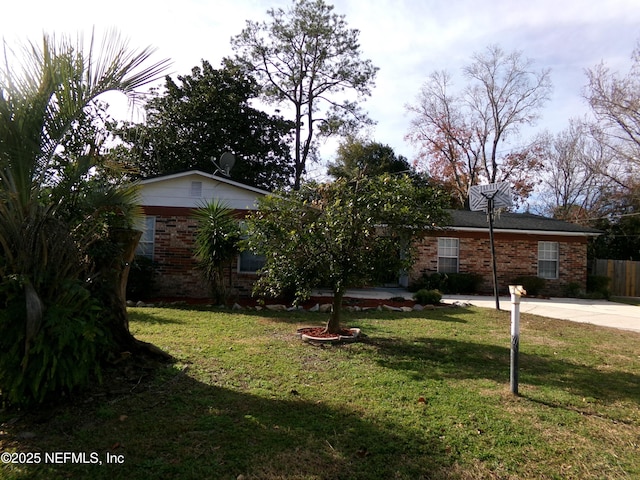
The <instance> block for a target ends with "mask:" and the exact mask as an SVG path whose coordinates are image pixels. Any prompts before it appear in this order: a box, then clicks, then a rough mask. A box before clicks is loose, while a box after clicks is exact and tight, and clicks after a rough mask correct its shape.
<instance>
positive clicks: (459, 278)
mask: <svg viewBox="0 0 640 480" xmlns="http://www.w3.org/2000/svg"><path fill="white" fill-rule="evenodd" d="M482 279H483V278H482V275H478V274H475V273H427V272H425V273H423V274H422V276H420V278H418V279H417V280H415V281H414V282H413V283H412V284H411V285H410V287H409V291H411V292H417V291H418V290H423V289H424V290H440V291H441V292H444V293H476V292H477V291H478V288H479V287H480V285H481V284H482Z"/></svg>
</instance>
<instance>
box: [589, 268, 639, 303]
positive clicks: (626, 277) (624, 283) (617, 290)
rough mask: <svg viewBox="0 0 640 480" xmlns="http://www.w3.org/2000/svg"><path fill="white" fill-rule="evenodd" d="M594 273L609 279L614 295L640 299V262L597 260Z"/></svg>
mask: <svg viewBox="0 0 640 480" xmlns="http://www.w3.org/2000/svg"><path fill="white" fill-rule="evenodd" d="M593 273H594V274H595V275H604V276H605V277H609V278H610V279H611V280H610V282H609V289H610V290H611V294H612V295H617V296H621V297H640V262H632V261H630V260H600V259H598V260H595V261H594V269H593Z"/></svg>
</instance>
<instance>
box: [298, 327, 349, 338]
mask: <svg viewBox="0 0 640 480" xmlns="http://www.w3.org/2000/svg"><path fill="white" fill-rule="evenodd" d="M324 330H325V327H306V328H299V329H298V333H299V334H301V335H309V336H310V337H314V338H338V337H340V336H343V337H351V336H353V332H351V330H348V329H346V328H343V329H342V330H341V331H340V333H327V332H325V331H324Z"/></svg>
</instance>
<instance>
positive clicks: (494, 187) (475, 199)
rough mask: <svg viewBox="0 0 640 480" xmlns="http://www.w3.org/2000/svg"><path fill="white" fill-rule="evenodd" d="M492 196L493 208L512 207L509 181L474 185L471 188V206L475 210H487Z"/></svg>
mask: <svg viewBox="0 0 640 480" xmlns="http://www.w3.org/2000/svg"><path fill="white" fill-rule="evenodd" d="M490 198H493V208H510V207H511V206H512V205H513V200H512V199H511V186H510V185H509V182H499V183H490V184H488V185H474V186H472V187H470V188H469V208H470V209H471V210H472V211H474V212H477V211H481V210H484V211H486V210H487V208H488V204H489V199H490Z"/></svg>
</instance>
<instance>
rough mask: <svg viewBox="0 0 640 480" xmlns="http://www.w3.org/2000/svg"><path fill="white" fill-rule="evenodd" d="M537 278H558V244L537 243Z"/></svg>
mask: <svg viewBox="0 0 640 480" xmlns="http://www.w3.org/2000/svg"><path fill="white" fill-rule="evenodd" d="M538 276H539V277H540V278H550V279H553V278H558V242H538Z"/></svg>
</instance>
